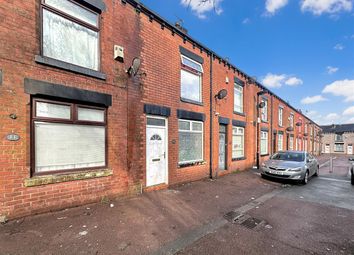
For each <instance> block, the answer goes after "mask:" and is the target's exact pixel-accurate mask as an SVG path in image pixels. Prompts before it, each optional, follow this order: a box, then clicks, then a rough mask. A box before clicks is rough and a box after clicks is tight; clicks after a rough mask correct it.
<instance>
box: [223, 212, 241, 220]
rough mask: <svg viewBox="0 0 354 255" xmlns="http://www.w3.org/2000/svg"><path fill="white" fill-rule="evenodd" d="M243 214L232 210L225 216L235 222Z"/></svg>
mask: <svg viewBox="0 0 354 255" xmlns="http://www.w3.org/2000/svg"><path fill="white" fill-rule="evenodd" d="M241 215H242V214H241V213H239V212H235V211H231V212H228V213H227V214H225V215H224V218H225V219H226V220H228V221H230V222H235V221H236V220H237V219H238V218H239V217H240V216H241Z"/></svg>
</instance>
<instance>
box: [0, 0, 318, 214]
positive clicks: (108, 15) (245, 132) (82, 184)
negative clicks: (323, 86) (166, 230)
mask: <svg viewBox="0 0 354 255" xmlns="http://www.w3.org/2000/svg"><path fill="white" fill-rule="evenodd" d="M56 3H58V2H57V1H49V0H43V1H41V0H31V1H26V3H23V2H14V1H12V2H5V3H2V5H1V8H0V16H1V17H2V22H1V23H0V32H1V35H2V36H1V37H0V45H1V47H0V109H1V110H0V121H1V122H0V123H1V125H0V137H1V141H0V155H1V157H0V216H2V218H4V217H7V218H16V217H21V216H26V215H30V214H36V213H41V212H46V211H50V210H58V209H61V208H65V207H71V206H76V205H81V204H85V203H90V202H95V201H100V200H101V199H105V198H111V197H116V196H125V195H132V194H137V193H139V192H141V191H144V190H145V191H149V190H153V189H160V188H166V187H168V186H169V185H174V184H178V183H182V182H188V181H194V180H198V179H202V178H207V177H215V176H218V175H224V174H227V173H231V172H233V171H242V170H246V169H248V168H250V167H252V166H254V165H256V164H257V152H259V154H260V155H259V159H260V161H259V163H260V162H262V161H263V160H266V159H267V158H268V156H269V155H270V154H271V153H274V152H276V151H278V150H281V149H282V150H285V149H294V150H295V149H298V150H304V149H307V151H309V152H312V153H314V154H318V153H319V151H320V150H319V148H320V136H319V134H320V133H319V132H320V127H319V126H318V125H316V123H314V122H312V121H311V120H310V119H308V118H307V117H305V116H304V115H303V114H302V113H301V112H300V111H298V110H296V109H294V108H293V107H291V106H290V105H289V104H287V103H286V102H285V101H284V100H282V99H281V98H279V97H278V96H276V95H275V94H274V93H272V92H271V91H269V90H268V89H266V88H265V87H263V86H262V85H261V84H259V83H258V82H257V81H254V80H253V79H252V78H251V77H250V76H248V75H247V74H246V73H245V72H243V71H241V70H239V69H238V68H237V67H235V66H234V65H232V64H231V63H229V62H228V61H227V60H225V59H223V58H221V57H220V56H218V55H217V54H216V53H215V52H213V51H212V50H210V49H208V48H207V47H205V46H203V45H202V44H200V43H199V42H197V41H195V40H194V39H193V38H191V37H190V36H189V35H188V34H186V33H185V32H183V30H181V29H180V28H177V27H175V26H173V25H171V24H169V23H168V22H167V21H166V20H164V19H163V18H161V17H160V16H159V15H157V14H156V13H154V12H152V11H151V10H149V9H148V8H147V7H145V6H143V5H141V4H140V3H138V2H135V1H133V0H129V1H102V0H70V1H64V2H61V3H69V5H70V4H71V5H72V4H74V5H73V6H74V7H75V8H81V9H82V10H84V12H86V14H87V15H88V16H86V17H85V16H78V17H76V16H75V8H66V7H65V4H64V5H63V6H64V7H63V6H56V5H55V4H56ZM44 12H45V14H44ZM49 12H50V13H49ZM46 15H47V16H46ZM48 15H49V16H48ZM50 15H52V16H50ZM53 15H54V16H55V15H61V17H62V19H64V21H63V20H62V21H61V22H64V23H65V22H69V23H70V22H75V23H76V22H78V23H79V24H80V26H79V27H80V29H83V30H84V31H87V30H85V29H89V30H90V33H91V35H92V33H94V34H95V35H98V36H97V38H98V42H99V43H98V51H97V52H98V57H97V58H96V59H97V60H98V62H95V61H93V63H94V65H95V67H94V68H90V67H83V66H82V65H85V63H84V64H82V63H81V64H78V63H79V62H78V61H80V56H82V55H77V54H79V53H77V52H80V54H83V55H84V56H86V57H87V58H91V57H92V55H90V54H88V53H87V52H86V53H85V52H81V51H82V49H86V48H87V47H88V46H83V47H80V48H77V49H76V52H75V53H73V54H74V55H75V57H77V56H79V57H78V58H77V59H75V58H70V56H69V58H68V59H65V61H63V59H61V60H60V58H61V56H62V55H63V54H69V53H67V52H61V53H60V50H59V49H58V52H59V54H58V53H56V49H55V48H54V53H53V52H51V54H52V55H50V54H48V53H46V52H45V51H44V50H43V48H44V46H43V44H45V43H46V40H48V37H45V36H43V34H44V33H45V28H43V23H44V22H43V19H44V18H47V19H48V17H49V19H50V18H51V19H52V20H51V21H52V22H53V20H54V21H55V17H54V18H53ZM92 15H93V16H92ZM90 17H91V18H92V17H98V22H96V23H95V22H93V21H92V19H91V20H90ZM65 20H66V21H65ZM56 21H58V17H57V18H56ZM92 22H93V23H92ZM54 23H55V22H54ZM59 23H60V22H59ZM69 23H66V24H67V26H70V25H68V24H69ZM70 24H72V23H70ZM50 25H52V26H53V23H51V24H50ZM77 27H78V26H77ZM77 27H76V28H77ZM82 27H84V28H82ZM53 28H54V27H51V29H52V30H51V31H53ZM78 33H79V32H78ZM51 36H54V37H55V35H52V34H51ZM78 36H79V35H78ZM86 39H87V40H88V38H86ZM91 39H92V38H91ZM69 41H70V40H69ZM51 43H52V44H53V42H51ZM55 43H57V42H55ZM55 43H54V44H55ZM115 46H122V47H123V48H124V57H123V58H120V57H118V58H116V59H114V51H113V49H114V47H115ZM45 47H48V45H45ZM51 47H53V46H49V48H51ZM90 50H92V47H91V49H90ZM56 54H57V55H56ZM61 54H62V55H61ZM85 54H87V55H85ZM69 55H70V54H69ZM55 56H58V57H55ZM137 57H138V58H140V59H141V61H142V64H141V68H140V71H139V72H138V73H137V75H136V76H134V75H129V74H127V72H126V70H128V69H129V67H130V66H131V63H132V60H133V59H134V58H137ZM81 58H82V57H81ZM75 61H76V62H75ZM69 62H71V63H69ZM97 63H98V64H97ZM182 72H183V74H182ZM182 75H183V78H182ZM196 77H199V78H198V79H200V87H199V91H197V94H198V95H197V94H193V93H195V91H194V90H193V91H191V92H189V91H188V90H187V91H185V89H186V88H187V89H188V82H187V83H186V82H185V81H186V80H184V79H188V78H191V79H195V78H196ZM181 80H182V81H181ZM181 83H184V85H183V90H182V92H181V86H182V85H181ZM186 84H187V85H186ZM186 86H187V87H186ZM194 89H195V88H194ZM221 90H226V91H227V96H226V97H225V98H223V99H218V98H217V96H216V95H217V94H218V93H219V92H220V91H221ZM260 91H263V92H264V93H263V94H262V95H257V93H258V92H260ZM196 96H197V97H198V99H197V100H195V97H196ZM191 97H192V100H191ZM236 97H237V99H236ZM257 97H258V98H257ZM262 101H265V102H266V104H267V106H266V107H264V108H258V104H257V103H260V102H262ZM235 102H237V103H236V106H234V105H235ZM240 102H241V103H240ZM43 106H44V108H43ZM41 107H42V108H41ZM51 107H52V108H51ZM58 107H59V108H58ZM280 108H281V109H282V112H283V118H282V122H283V123H279V109H280ZM37 109H38V110H37ZM265 109H266V110H267V114H265ZM66 110H67V111H68V112H69V113H67V114H69V115H68V116H66V115H65V111H66ZM258 110H259V111H260V112H259V117H258V115H257V111H258ZM63 111H64V113H63ZM262 112H263V113H262ZM63 114H64V115H63ZM81 114H83V115H81ZM85 114H86V115H85ZM263 115H264V116H265V115H266V117H264V118H263V119H262V116H263ZM85 116H86V117H85ZM290 116H293V121H291V118H290ZM101 117H102V118H101ZM85 118H86V119H85ZM97 118H98V119H97ZM186 125H187V126H188V128H189V129H190V130H189V131H187V132H186ZM306 126H307V128H306V129H307V130H305V127H306ZM54 127H56V129H54ZM58 127H59V128H58ZM75 128H77V129H78V130H76V131H75ZM147 128H150V130H156V131H158V132H157V133H158V134H162V136H163V137H162V140H159V139H158V138H160V137H159V135H155V134H154V133H152V134H153V136H151V134H150V133H149V134H148V132H147ZM161 129H162V130H164V131H161ZM43 130H44V131H43ZM48 130H49V131H48ZM60 130H68V132H67V133H65V132H64V134H61V133H60ZM85 130H86V131H85ZM159 130H160V131H159ZM257 130H258V131H257ZM41 132H42V133H41ZM46 132H47V133H46ZM159 132H160V133H159ZM161 132H162V133H161ZM79 133H80V134H79ZM53 134H54V135H53ZM58 134H61V135H62V137H56V136H57V135H58ZM265 134H267V138H266V139H264V137H263V135H265ZM96 135H97V136H96ZM79 136H81V137H84V138H85V139H83V138H80V139H78V137H79ZM261 136H262V137H263V140H262V139H261ZM68 137H69V138H70V139H69V138H68ZM224 138H225V145H224V144H223V143H220V139H224ZM281 138H282V139H281ZM41 139H42V140H41ZM65 139H68V140H70V141H69V142H67V143H66V140H65ZM279 139H281V140H282V142H280V141H279ZM80 140H81V141H82V140H84V142H83V143H82V145H83V146H82V147H81V148H82V151H81V150H76V151H74V150H75V148H74V147H75V146H79V141H80ZM182 140H183V142H182ZM261 140H262V141H261ZM290 140H291V141H292V142H290ZM59 141H60V142H59ZM160 141H163V142H160ZM192 141H193V142H192ZM161 144H163V145H164V147H162V148H165V149H164V150H162V151H159V149H157V150H155V149H154V150H151V148H156V146H161ZM291 144H292V145H293V146H291ZM305 144H306V145H305ZM95 146H96V147H95ZM150 146H152V147H150ZM154 146H155V147H154ZM281 147H282V148H281ZM79 148H80V147H79ZM159 148H160V147H159ZM196 148H197V149H198V150H199V149H200V153H195V151H194V150H195V149H196ZM210 148H212V149H210ZM70 150H72V151H70ZM78 151H81V152H82V153H91V154H92V157H97V160H96V162H93V161H92V162H88V161H90V159H89V158H87V157H85V156H84V155H81V154H80V152H78ZM151 151H153V152H154V151H155V153H157V154H159V155H153V154H151V153H150V154H148V156H147V153H148V152H151ZM220 151H222V152H223V151H225V156H223V157H220V155H224V154H223V153H220ZM71 152H72V154H75V155H76V156H77V155H78V156H77V157H81V159H80V160H81V161H85V162H84V163H82V162H80V163H77V162H75V163H77V164H76V165H75V164H71V165H70V164H69V165H70V166H68V165H66V166H65V167H64V168H66V169H67V170H66V171H59V170H60V169H59V168H60V167H59V168H58V166H49V165H47V166H44V168H40V167H43V166H39V163H38V162H40V163H41V162H42V163H43V162H46V160H47V158H46V156H45V155H48V158H50V159H51V160H52V161H53V162H56V163H57V164H58V162H62V158H61V156H62V155H70V154H71ZM46 153H47V154H46ZM162 155H163V156H162ZM156 156H158V158H157V159H156ZM151 157H152V158H151ZM154 157H155V158H154ZM181 158H183V160H182V161H183V162H181ZM41 160H42V161H41ZM159 160H162V161H163V162H166V165H160V166H159V165H157V166H158V167H156V166H154V165H153V164H152V163H151V162H159ZM36 162H37V163H36ZM53 162H52V163H53ZM220 162H221V163H223V164H220ZM43 164H44V163H43ZM85 166H86V167H85ZM70 168H71V169H73V168H74V169H75V170H70ZM41 169H42V170H41ZM43 169H44V170H43ZM156 169H157V170H159V169H160V170H161V169H163V171H164V173H163V174H162V175H161V173H159V172H158V171H157V172H156Z"/></svg>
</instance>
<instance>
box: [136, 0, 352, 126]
mask: <svg viewBox="0 0 354 255" xmlns="http://www.w3.org/2000/svg"><path fill="white" fill-rule="evenodd" d="M189 1H190V0H153V1H152V0H143V1H141V2H142V3H144V4H145V5H146V6H148V7H149V8H151V9H152V10H154V11H156V12H157V13H159V14H160V15H161V16H162V17H164V18H166V19H167V20H169V21H170V22H175V21H177V20H178V19H182V20H183V22H184V23H183V25H184V26H185V27H186V28H187V29H188V33H189V34H190V35H191V36H192V37H194V38H195V39H196V40H198V41H200V42H202V43H203V44H205V45H206V46H208V47H209V48H211V49H213V50H214V51H215V52H217V53H218V54H219V55H221V56H224V57H228V58H229V59H230V61H231V62H232V63H233V64H234V65H236V66H237V67H239V68H240V69H242V70H244V71H245V72H246V73H247V74H249V75H251V76H255V77H257V80H258V81H259V82H262V83H263V84H264V85H266V86H267V87H269V88H270V89H271V90H272V91H274V92H275V93H276V94H278V95H279V96H281V97H282V98H283V99H285V100H287V101H289V102H290V104H292V105H293V106H294V107H296V108H300V109H302V110H303V111H304V112H306V111H307V113H308V115H309V117H310V118H312V119H313V120H314V121H316V122H318V123H319V124H332V123H354V3H353V0H252V1H245V0H214V1H215V3H214V5H213V4H212V3H211V2H210V3H209V2H207V3H205V4H202V5H200V4H199V1H200V0H191V3H190V4H188V3H189Z"/></svg>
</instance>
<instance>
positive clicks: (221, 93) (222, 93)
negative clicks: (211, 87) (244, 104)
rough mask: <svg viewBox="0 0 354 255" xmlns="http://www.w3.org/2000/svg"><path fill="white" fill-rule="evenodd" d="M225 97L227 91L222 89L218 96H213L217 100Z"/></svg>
mask: <svg viewBox="0 0 354 255" xmlns="http://www.w3.org/2000/svg"><path fill="white" fill-rule="evenodd" d="M226 96H227V90H226V89H222V90H220V91H219V92H218V94H217V95H216V96H215V97H216V98H217V99H220V100H221V99H224V98H225V97H226Z"/></svg>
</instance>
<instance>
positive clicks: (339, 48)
mask: <svg viewBox="0 0 354 255" xmlns="http://www.w3.org/2000/svg"><path fill="white" fill-rule="evenodd" d="M333 49H335V50H344V46H343V44H340V43H337V44H336V45H335V46H334V47H333Z"/></svg>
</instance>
